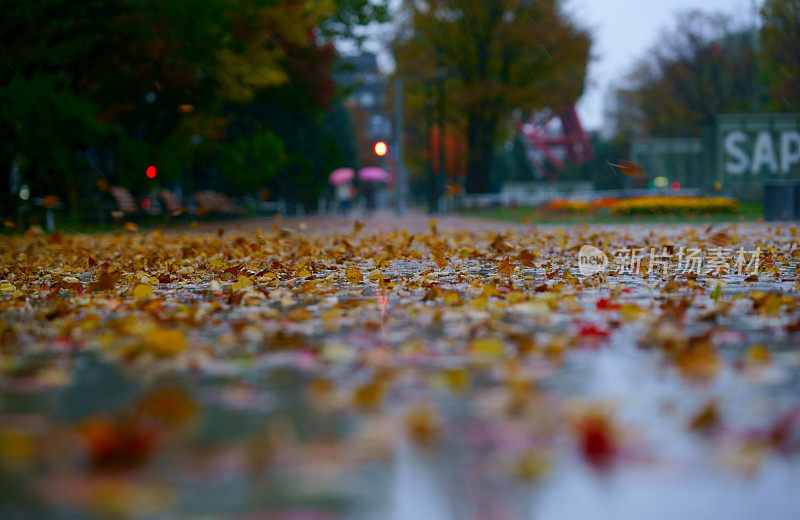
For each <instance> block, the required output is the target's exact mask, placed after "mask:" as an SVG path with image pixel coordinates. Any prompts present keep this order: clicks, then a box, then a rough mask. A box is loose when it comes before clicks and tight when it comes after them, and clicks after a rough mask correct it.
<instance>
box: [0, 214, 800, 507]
mask: <svg viewBox="0 0 800 520" xmlns="http://www.w3.org/2000/svg"><path fill="white" fill-rule="evenodd" d="M584 245H592V246H594V247H596V248H597V250H598V251H599V253H598V254H600V255H603V254H605V255H606V257H607V258H608V259H609V264H608V266H607V267H606V269H605V270H604V271H603V272H601V273H599V274H595V275H593V276H589V277H586V276H583V275H582V274H581V272H580V270H579V264H578V252H579V251H580V250H581V247H582V246H584ZM637 249H641V250H643V251H642V252H641V257H640V260H641V261H640V262H639V263H635V264H630V267H631V268H632V269H628V263H627V260H626V259H628V258H629V259H631V260H632V259H633V258H634V257H633V256H630V257H626V256H625V251H628V252H629V253H630V251H632V250H637ZM695 249H696V250H697V251H698V253H697V255H694V253H691V255H694V256H692V258H694V257H696V258H700V259H701V260H702V262H703V263H701V264H698V265H697V266H694V267H693V265H694V264H692V265H690V264H688V260H689V257H690V256H691V255H690V252H691V251H693V250H695ZM740 249H741V252H742V254H743V255H745V256H743V257H742V259H743V260H744V263H741V264H740V262H739V260H740V259H739V258H738V256H737V255H738V251H739V250H740ZM797 250H798V243H797V230H796V229H794V228H792V227H789V226H769V225H764V224H748V225H713V226H692V225H685V226H655V227H653V226H595V227H592V226H548V227H542V226H536V227H531V226H515V225H507V224H505V223H498V222H486V221H479V220H474V219H464V218H459V217H444V218H437V219H435V224H432V223H431V218H430V217H429V216H426V215H415V214H412V215H410V216H408V217H407V218H405V219H402V220H398V219H396V218H394V217H391V216H384V215H375V216H373V217H371V218H364V219H361V220H360V221H358V222H355V221H354V220H352V219H334V218H330V219H319V218H309V219H285V220H281V221H275V220H274V219H266V220H252V221H246V222H238V223H237V222H225V223H213V222H209V223H203V224H200V225H198V226H197V227H191V226H186V227H183V228H180V227H179V228H171V229H169V230H166V231H164V232H161V231H155V232H145V233H133V234H125V233H118V234H115V235H84V236H65V237H62V236H58V235H56V236H53V237H47V236H43V235H27V236H23V237H9V238H4V239H3V241H2V242H1V243H0V455H1V456H0V484H2V483H9V485H2V486H0V516H4V515H5V516H8V515H12V516H18V517H19V516H26V517H32V518H34V517H37V516H40V517H42V518H47V517H58V515H62V516H64V517H70V518H72V517H79V518H82V517H86V516H89V515H94V514H101V515H112V516H113V515H116V516H119V515H123V516H129V517H148V518H153V517H156V518H162V517H163V518H209V517H215V518H282V519H286V518H337V519H339V518H347V519H351V518H355V519H359V518H364V519H372V518H397V519H406V518H407V519H426V518H430V519H437V520H438V519H458V520H461V519H470V520H471V519H498V520H502V519H506V518H509V519H517V518H595V517H609V518H611V517H613V518H623V519H625V518H631V519H634V518H635V519H639V518H675V517H681V518H725V519H731V518H743V519H744V518H753V517H764V518H791V517H793V515H795V513H796V511H797V510H798V507H799V506H800V498H798V495H797V493H796V491H795V490H796V489H797V488H798V485H800V471H798V470H800V466H798V455H797V449H798V435H799V434H800V431H799V428H800V397H798V396H800V391H799V390H800V353H799V352H798V350H797V346H796V345H797V344H798V343H799V341H798V340H800V337H799V336H798V331H800V307H799V306H798V297H800V295H799V294H798V290H797V284H798V280H797V276H796V273H795V269H796V267H797V261H796V258H797V256H798V252H797ZM650 251H652V252H653V255H654V256H653V257H652V260H653V264H652V265H651V264H650V260H651V257H650ZM756 252H758V253H757V256H754V255H755V254H756ZM754 258H758V262H754V261H753V260H754ZM695 267H696V270H695ZM11 483H13V485H11ZM67 515H73V516H67Z"/></svg>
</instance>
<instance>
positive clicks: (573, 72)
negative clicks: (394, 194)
mask: <svg viewBox="0 0 800 520" xmlns="http://www.w3.org/2000/svg"><path fill="white" fill-rule="evenodd" d="M404 13H405V17H406V20H407V23H406V27H405V29H404V30H403V31H402V32H401V33H400V35H399V37H398V41H397V45H396V46H397V56H398V65H399V73H400V74H401V75H402V76H403V77H404V78H405V79H406V81H407V82H408V83H409V84H410V86H411V87H412V88H413V87H416V89H417V92H419V91H420V90H421V89H422V86H423V84H424V83H426V82H427V83H429V84H430V83H433V82H437V81H438V82H446V88H445V91H446V94H447V97H448V106H447V111H448V117H449V118H460V119H462V120H463V121H464V123H465V126H466V141H467V174H466V187H467V191H468V192H471V193H480V192H486V191H488V190H489V189H490V179H489V173H490V171H491V169H492V162H493V158H494V152H495V146H496V144H497V142H498V140H499V139H500V137H502V135H501V134H502V132H503V130H504V129H505V125H504V124H503V123H504V122H505V121H506V120H507V119H508V118H509V117H510V115H511V112H512V111H513V110H515V109H521V110H523V111H533V110H539V109H542V108H545V107H551V108H553V109H556V110H558V109H561V108H565V107H567V106H568V105H569V104H571V103H573V102H574V101H575V100H577V99H578V97H580V95H581V93H582V91H583V88H584V79H585V75H586V66H587V64H588V61H589V49H590V45H591V39H590V36H589V34H588V32H587V31H585V30H583V29H582V28H580V27H578V26H577V25H576V24H575V23H574V22H573V21H572V20H571V19H570V18H569V17H568V16H567V14H566V13H565V12H564V10H563V9H562V7H561V2H560V1H558V0H538V1H532V0H430V1H427V2H418V1H410V0H409V1H408V2H406V3H405V11H404ZM417 98H419V94H417ZM412 99H413V94H412Z"/></svg>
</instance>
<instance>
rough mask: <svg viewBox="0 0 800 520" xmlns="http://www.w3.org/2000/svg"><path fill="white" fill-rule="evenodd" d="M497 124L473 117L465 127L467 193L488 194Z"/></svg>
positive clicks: (476, 116) (480, 117)
mask: <svg viewBox="0 0 800 520" xmlns="http://www.w3.org/2000/svg"><path fill="white" fill-rule="evenodd" d="M496 132H497V122H496V121H492V120H488V119H486V118H484V117H482V116H478V115H473V116H471V117H470V118H469V123H468V125H467V186H466V188H467V193H488V192H489V190H490V188H491V171H492V162H493V160H494V136H495V133H496Z"/></svg>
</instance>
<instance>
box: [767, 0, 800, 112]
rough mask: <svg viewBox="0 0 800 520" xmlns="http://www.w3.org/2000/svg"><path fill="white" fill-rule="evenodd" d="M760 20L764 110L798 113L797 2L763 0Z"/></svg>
mask: <svg viewBox="0 0 800 520" xmlns="http://www.w3.org/2000/svg"><path fill="white" fill-rule="evenodd" d="M761 20H762V25H761V32H760V40H761V52H760V62H761V68H762V71H763V72H764V77H765V79H766V86H767V89H768V94H769V103H768V108H770V109H772V110H777V111H779V112H797V111H800V80H799V79H798V78H800V0H767V1H766V2H764V5H763V7H762V8H761Z"/></svg>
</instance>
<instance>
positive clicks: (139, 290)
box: [133, 283, 153, 300]
mask: <svg viewBox="0 0 800 520" xmlns="http://www.w3.org/2000/svg"><path fill="white" fill-rule="evenodd" d="M152 294H153V286H152V285H146V284H143V283H140V284H139V285H137V286H136V287H134V288H133V297H134V298H137V299H139V300H144V299H145V298H147V297H149V296H150V295H152Z"/></svg>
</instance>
